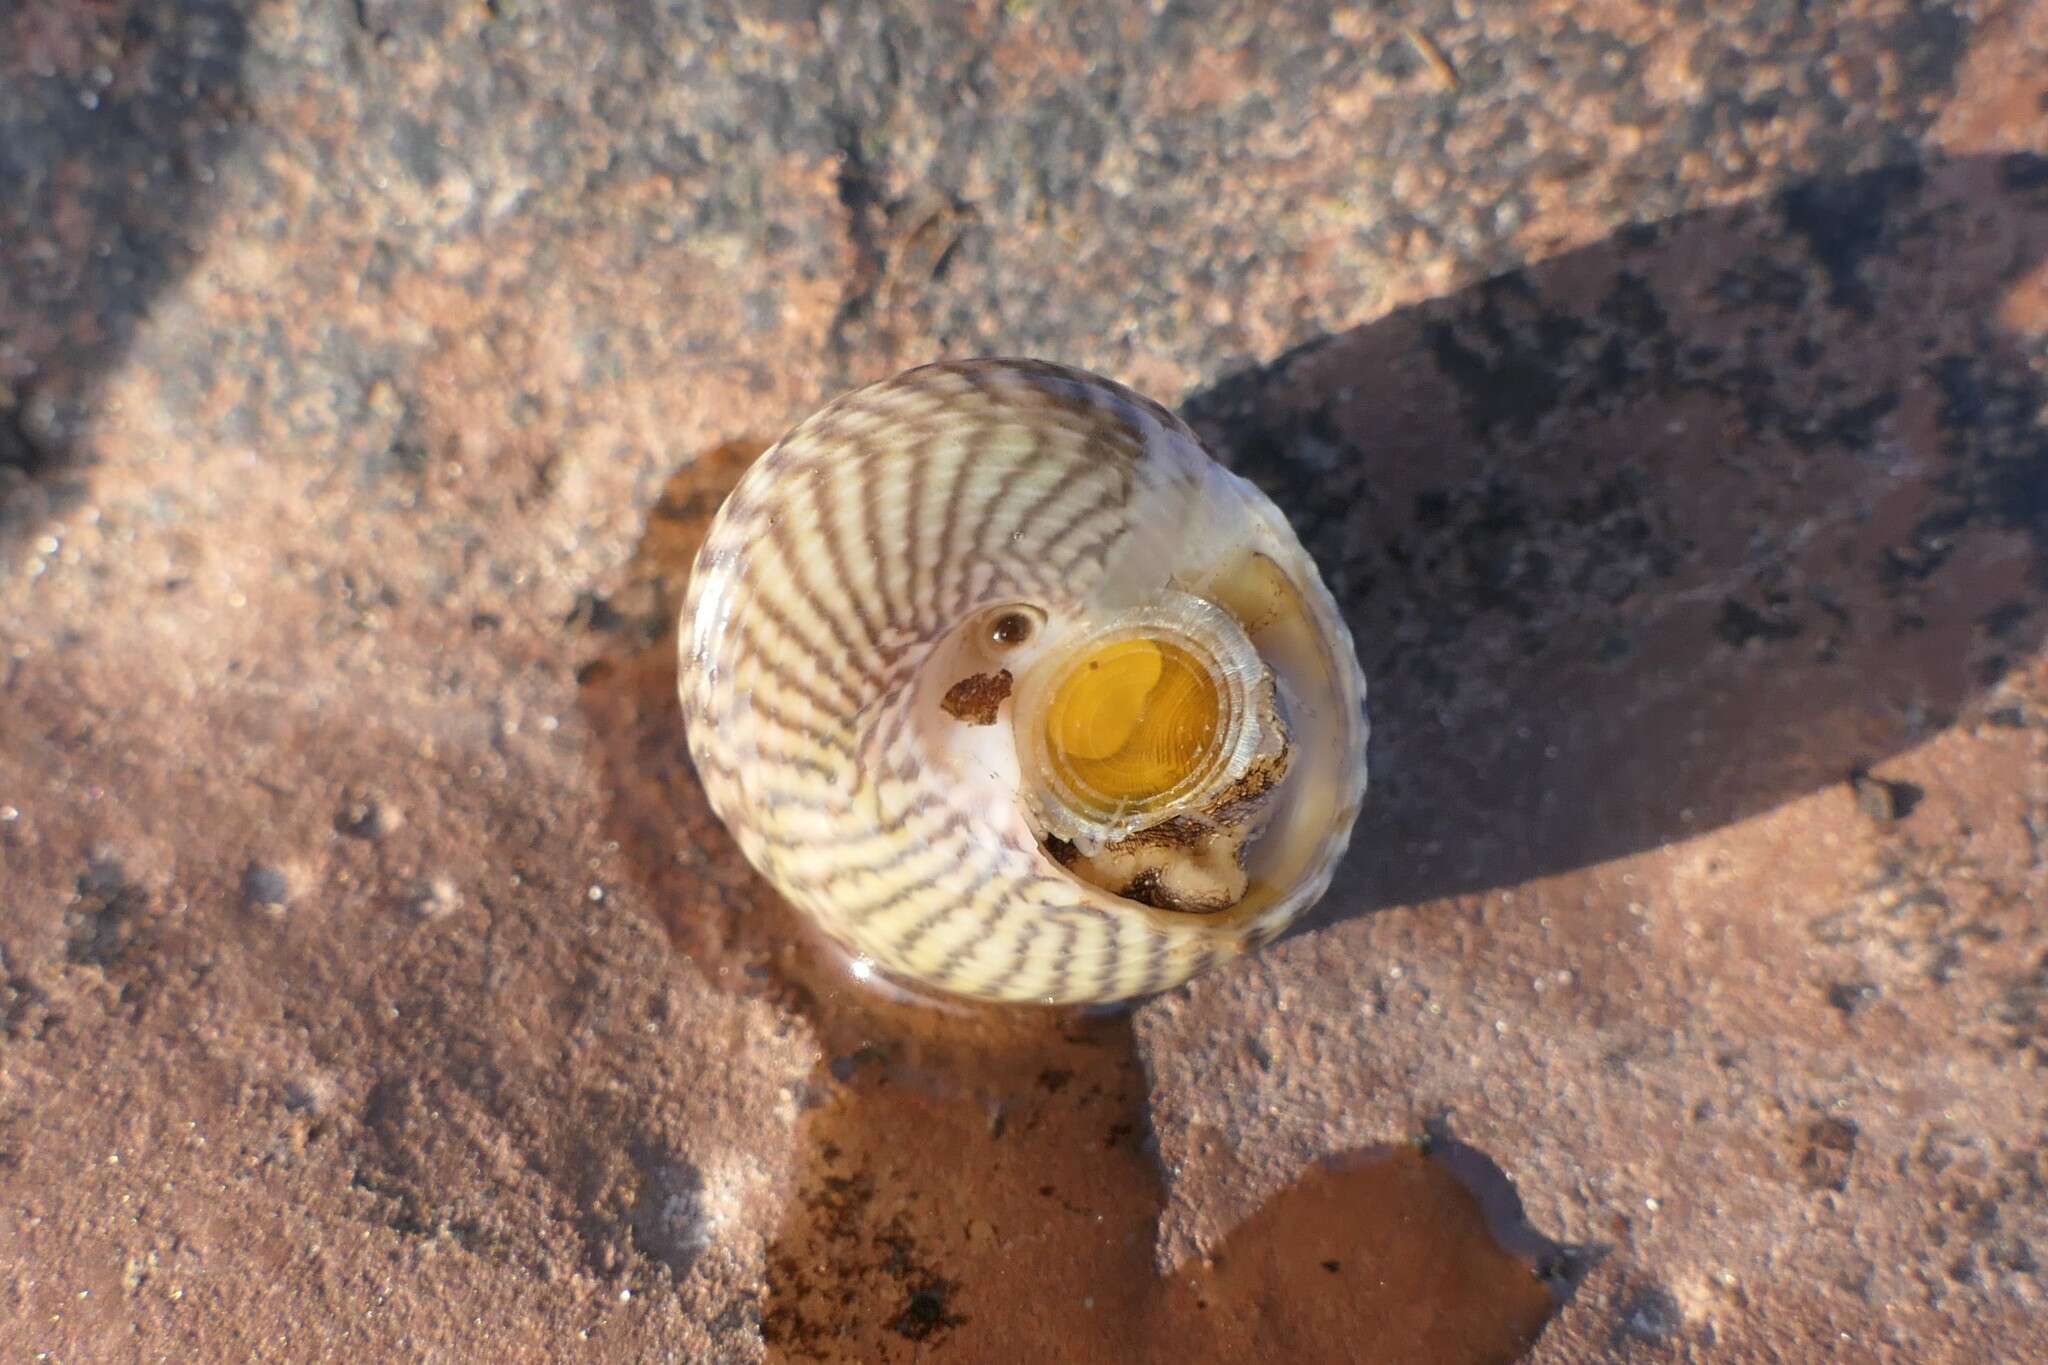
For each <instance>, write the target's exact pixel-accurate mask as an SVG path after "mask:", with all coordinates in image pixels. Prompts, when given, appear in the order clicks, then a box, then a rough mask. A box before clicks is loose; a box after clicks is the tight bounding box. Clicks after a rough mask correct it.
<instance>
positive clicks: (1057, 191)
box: [0, 0, 2048, 1360]
mask: <svg viewBox="0 0 2048 1365" xmlns="http://www.w3.org/2000/svg"><path fill="white" fill-rule="evenodd" d="M2043 72H2048V7H2044V6H2041V5H2038V4H2024V3H1985V4H1977V5H1944V4H1913V5H1908V4H1903V3H1880V2H1879V0H1868V2H1867V3H1851V4H1845V5H1839V6H1828V7H1814V6H1803V5H1790V4H1775V3H1770V2H1769V0H1746V2H1745V3H1742V4H1739V5H1736V6H1732V7H1731V6H1708V5H1704V4H1673V5H1667V6H1657V7H1647V6H1637V5H1632V4H1624V3H1598V4H1591V5H1588V4H1564V3H1555V4H1551V3H1540V4H1529V5H1517V6H1499V7H1469V6H1461V5H1455V4H1452V3H1449V2H1448V0H1443V2H1442V3H1438V2H1437V0H1423V2H1421V3H1415V4H1409V5H1404V6H1399V7H1396V8H1394V9H1391V10H1385V11H1381V10H1372V11H1365V10H1353V9H1350V8H1347V7H1337V6H1313V5H1312V6H1297V7H1288V8H1287V10H1286V11H1285V12H1276V11H1274V10H1273V9H1272V8H1271V7H1267V6H1240V7H1232V6H1223V5H1218V6H1208V5H1176V6H1163V7H1153V8H1143V7H1131V6H1123V5H1115V6H1109V5H1105V6H1096V7H1083V8H1081V9H1074V8H1071V7H1064V6H1040V5H1030V4H1005V5H966V6H957V7H954V6H948V7H944V8H943V9H942V10H935V11H934V12H933V13H932V14H929V15H907V14H906V15H894V14H885V13H884V12H882V11H881V10H879V9H877V8H873V7H865V6H861V7H856V6H814V5H810V4H798V3H792V4H781V5H766V6H755V5H745V6H720V5H715V4H703V5H700V4H666V3H664V4H621V5H588V6H574V7H552V6H542V5H530V4H523V3H521V4H511V3H494V4H487V5H486V4H478V5H473V6H447V5H438V4H424V3H421V4H409V3H394V2H392V0H364V2H363V3H355V4H334V5H319V6H314V5H301V4H286V3H276V4H267V5H257V4H230V3H220V4H162V3H151V0H114V2H113V3H106V4H97V5H90V6H86V5H75V4H65V3H58V0H26V3H22V4H16V5H14V6H11V7H9V8H7V9H6V10H5V12H4V13H0V183H5V184H6V185H7V186H8V187H9V192H8V193H7V194H6V195H5V196H0V1205H4V1207H5V1210H6V1216H7V1219H8V1222H9V1225H10V1227H11V1228H12V1229H13V1236H12V1238H11V1240H6V1241H0V1270H4V1271H5V1274H4V1275H0V1321H4V1322H5V1323H6V1326H7V1330H6V1332H5V1333H4V1336H5V1337H6V1339H7V1340H8V1341H9V1342H10V1343H11V1344H18V1345H19V1346H20V1347H21V1348H23V1349H24V1350H26V1351H27V1352H28V1353H30V1354H33V1353H34V1352H36V1351H47V1352H50V1353H51V1355H52V1356H53V1357H54V1358H57V1359H122V1358H130V1357H141V1358H154V1357H158V1356H164V1355H179V1356H189V1357H191V1358H195V1359H198V1358H240V1357H251V1358H254V1357H259V1356H260V1357H272V1358H331V1357H335V1356H340V1355H343V1354H360V1353H362V1352H365V1351H368V1352H371V1353H374V1354H377V1355H380V1356H405V1357H413V1356H418V1357H425V1358H463V1357H465V1356H466V1355H468V1354H471V1353H473V1352H474V1351H475V1350H476V1349H478V1348H479V1345H480V1344H481V1343H489V1345H490V1347H491V1349H493V1350H495V1351H498V1352H500V1353H505V1354H509V1355H511V1356H515V1357H521V1358H524V1357H529V1356H530V1357H541V1356H547V1357H564V1358H580V1357H591V1358H596V1357H600V1356H602V1357H606V1358H616V1357H630V1358H646V1359H661V1358H672V1359H680V1360H753V1359H759V1358H762V1357H763V1356H764V1355H766V1356H769V1357H772V1358H780V1359H828V1360H829V1359H861V1360H872V1359H916V1358H936V1359H1001V1358H1018V1355H1017V1353H1018V1352H1020V1351H1021V1352H1023V1353H1025V1355H1026V1356H1032V1357H1035V1358H1051V1357H1052V1356H1054V1355H1058V1356H1060V1357H1061V1358H1076V1359H1091V1358H1102V1359H1109V1358H1112V1357H1117V1358H1128V1357H1130V1356H1133V1355H1136V1356H1139V1357H1141V1358H1143V1357H1145V1356H1146V1355H1147V1353H1151V1354H1153V1355H1156V1356H1157V1357H1158V1358H1174V1359H1180V1360H1193V1359H1242V1358H1246V1352H1247V1350H1248V1349H1250V1348H1249V1347H1247V1345H1246V1343H1247V1342H1251V1341H1256V1342H1258V1343H1261V1348H1263V1347H1264V1346H1266V1345H1271V1344H1274V1343H1281V1344H1283V1346H1282V1347H1281V1348H1284V1349H1285V1350H1286V1351H1287V1352H1288V1353H1289V1354H1290V1355H1291V1357H1292V1358H1297V1359H1318V1360H1321V1359H1327V1360H1358V1359H1372V1358H1375V1356H1374V1354H1373V1352H1375V1351H1378V1352H1379V1353H1380V1357H1379V1358H1390V1359H1403V1358H1406V1359H1413V1358H1469V1359H1475V1360H1479V1359H1513V1358H1515V1357H1516V1356H1517V1355H1519V1354H1522V1353H1523V1352H1524V1351H1525V1350H1527V1349H1528V1348H1529V1341H1530V1339H1531V1337H1532V1336H1534V1334H1535V1333H1536V1331H1537V1330H1538V1328H1541V1332H1542V1334H1541V1337H1540V1339H1538V1340H1537V1341H1536V1342H1535V1345H1534V1347H1533V1355H1534V1358H1536V1359H1554V1360H1568V1359H1588V1358H1629V1359H1685V1358H1707V1357H1713V1358H1768V1357H1773V1356H1775V1357H1781V1358H1792V1359H1800V1358H1812V1357H1816V1356H1819V1355H1821V1354H1823V1353H1835V1354H1837V1355H1839V1356H1841V1357H1842V1358H1855V1359H1867V1358H1898V1359H1929V1358H2005V1359H2027V1358H2034V1357H2038V1356H2042V1355H2044V1354H2048V1340H2044V1330H2048V1329H2044V1328H2043V1327H2042V1326H2041V1323H2042V1320H2043V1319H2042V1313H2041V1309H2042V1303H2043V1295H2044V1293H2048V1285H2044V1283H2043V1279H2042V1277H2043V1270H2042V1258H2043V1257H2044V1255H2048V1196H2044V1193H2043V1191H2044V1189H2048V1146H2044V1136H2043V1135H2044V1133H2048V1100H2044V1099H2043V1098H2042V1094H2043V1086H2042V1083H2041V1082H2042V1067H2043V1065H2044V1063H2048V1022H2044V1021H2048V980H2044V966H2043V964H2044V962H2048V926H2044V922H2043V910H2042V907H2043V905H2044V904H2048V864H2044V861H2043V853H2042V841H2043V839H2044V838H2048V779H2044V777H2043V774H2044V773H2048V765H2044V758H2048V750H2044V746H2048V671H2044V663H2043V657H2042V649H2041V645H2042V636H2043V633H2044V630H2048V601H2044V596H2048V472H2044V471H2048V435H2044V431H2043V426H2042V411H2043V407H2044V403H2048V349H2044V338H2048V263H2044V261H2048V77H2044V76H2043V75H2042V73H2043ZM977 353H1010V354H1016V353H1027V354H1038V355H1043V356H1045V357H1047V358H1051V359H1057V360H1061V361H1064V362H1067V363H1072V364H1077V365H1082V366H1085V367H1088V368H1092V369H1096V370H1099V371H1102V372H1104V373H1107V374H1110V375H1112V376H1115V377H1117V378H1119V379H1122V380H1124V381H1125V382H1128V383H1131V384H1132V385H1134V386H1135V387H1138V388H1140V389H1142V390H1144V391H1146V392H1148V393H1150V394H1152V395H1153V396H1156V397H1158V398H1160V399H1161V400H1163V401H1167V402H1174V403H1178V404H1179V405H1180V407H1181V410H1182V411H1183V412H1184V414H1185V415H1186V416H1188V418H1189V419H1190V420H1191V421H1192V422H1193V423H1194V424H1195V425H1196V426H1197V428H1198V429H1199V430H1201V431H1202V432H1204V434H1205V435H1207V436H1209V437H1211V438H1212V439H1213V441H1214V444H1215V446H1216V448H1217V450H1218V452H1219V454H1221V455H1222V456H1223V457H1224V458H1226V459H1227V460H1228V461H1230V462H1231V463H1233V464H1235V465H1236V466H1237V467H1238V468H1240V469H1241V470H1242V471H1243V472H1245V473H1246V474H1247V475H1249V476H1250V477H1252V478H1253V479H1255V480H1256V481H1257V482H1259V483H1260V484H1261V485H1262V486H1263V487H1265V488H1266V489H1267V490H1268V491H1269V492H1271V493H1272V494H1273V496H1274V497H1275V498H1276V500H1278V501H1279V502H1280V503H1281V504H1282V506H1283V507H1285V508H1286V510H1287V511H1288V512H1289V514H1290V516H1291V517H1292V518H1293V519H1294V520H1295V522H1296V524H1297V526H1298V527H1299V528H1300V529H1301V532H1302V535H1303V538H1304V540H1305V542H1306V543H1307V545H1308V547H1309V548H1310V550H1311V551H1312V552H1313V553H1314V554H1315V555H1316V557H1317V559H1318V560H1319V562H1320V563H1321V564H1322V565H1323V567H1324V570H1325V573H1326V575H1327V576H1328V577H1329V579H1330V581H1331V584H1332V587H1333V589H1334V590H1335V591H1336V592H1337V594H1338V596H1339V598H1340V599H1341V601H1342V603H1343V605H1344V608H1345V611H1346V614H1347V616H1348V618H1349V620H1350V622H1351V625H1352V627H1353V629H1354V631H1355V632H1356V633H1357V635H1358V639H1359V646H1360V653H1361V657H1362V658H1363V661H1364V662H1365V665H1366V668H1367V672H1368V675H1369V676H1370V678H1371V679H1372V681H1373V685H1374V689H1375V690H1374V697H1373V713H1374V723H1375V736H1374V764H1375V785H1374V790H1373V793H1372V795H1371V798H1370V799H1369V802H1368V806H1367V810H1366V814H1365V817H1364V819H1363V821H1362V823H1361V825H1360V830H1359V836H1358V840H1357V847H1356V849H1355V850H1354V852H1353V854H1352V855H1351V857H1350V858H1349V860H1348V861H1347V863H1346V865H1345V867H1344V869H1343V871H1342V872H1341V873H1340V875H1339V878H1338V881H1337V885H1336V888H1335V889H1334V890H1333V892H1332V894H1331V896H1330V898H1329V900H1328V901H1327V902H1326V903H1325V905H1324V906H1323V907H1321V908H1320V909H1319V910H1318V911H1317V912H1316V913H1315V914H1314V915H1313V916H1312V917H1311V920H1310V922H1308V923H1307V924H1305V925H1304V926H1302V927H1301V928H1300V929H1299V930H1297V931H1296V932H1295V933H1294V934H1292V935H1291V936H1289V937H1288V938H1287V939H1285V940H1284V941H1282V942H1281V943H1279V944H1276V945H1274V946H1273V947H1272V948H1270V949H1269V950H1267V951H1266V952H1264V953H1263V954H1261V955H1259V956H1257V957H1255V958H1252V959H1248V960H1246V961H1243V962H1239V963H1235V964H1232V965H1230V966H1228V967H1225V968H1222V969H1219V970H1218V971H1216V972H1214V973H1212V974H1211V975H1209V976H1207V977H1204V978H1202V979H1200V980H1198V981H1196V982H1194V983H1192V984H1191V985H1190V986H1188V987H1186V988H1183V989H1182V990H1179V991H1176V992H1173V993H1172V994H1170V995H1169V996H1167V997H1164V998H1161V999H1159V1000H1156V1001H1152V1002H1149V1003H1147V1004H1144V1005H1142V1006H1140V1007H1139V1008H1137V1009H1136V1010H1135V1011H1132V1012H1130V1013H1129V1014H1128V1015H1120V1016H1114V1017H1086V1018H1082V1017H1074V1018H1068V1017H1054V1016H1050V1015H1036V1014H1031V1013H1029V1012H1024V1013H1009V1014H1005V1013H1000V1012H997V1013H989V1012H982V1011H955V1010H943V1009H938V1008H935V1007H933V1006H931V1005H929V1004H920V1003H917V1002H904V1001H893V1000H890V999H888V998H885V997H880V996H877V995H876V993H875V992H873V991H872V990H869V989H867V988H864V987H861V986H858V985H856V984H855V983H853V982H851V981H849V980H848V979H846V978H845V976H844V975H843V973H842V972H841V971H840V970H839V968H838V967H837V966H836V965H835V964H834V963H833V962H832V961H831V960H830V958H829V956H828V955H825V954H822V953H821V952H820V951H819V950H818V949H817V948H816V946H815V945H814V944H812V943H810V942H809V941H808V940H807V939H806V938H805V937H804V935H803V933H802V931H801V929H800V928H799V927H798V926H797V925H796V924H795V922H794V921H793V919H792V917H791V916H790V915H789V914H788V913H787V911H786V910H785V909H784V908H783V907H781V906H780V905H779V904H778V903H776V902H775V900H774V898H773V897H772V896H771V895H770V894H769V893H767V892H766V891H765V889H763V888H762V886H761V885H760V884H759V883H758V881H757V880H756V879H754V878H753V877H752V875H751V873H749V871H748V870H747V868H746V867H745V864H744V862H743V860H742V859H741V858H740V857H739V855H738V853H737V852H736V850H735V849H734V848H733V847H732V845H731V844H730V843H729V841H727V840H726V839H725V837H724V836H723V834H722V832H721V831H720V830H719V829H718V828H717V826H716V824H715V822H714V821H713V820H712V819H711V818H710V816H709V814H708V812H707V811H706V810H705V809H704V807H703V802H702V798H701V796H700V795H698V793H697V792H696V789H695V786H694V782H693V780H692V778H691V776H690V774H689V771H688V764H687V761H686V759H685V757H684V755H683V751H682V747H681V736H680V730H679V721H678V718H677V717H676V715H675V712H674V706H673V697H672V685H673V660H672V655H671V654H670V650H671V648H672V641H671V639H670V637H669V631H670V629H671V627H672V624H673V617H674V613H675V610H676V607H677V605H678V593H679V589H680V584H681V575H682V572H683V566H684V565H685V564H686V563H687V559H688V554H689V550H690V546H691V544H692V537H693V535H695V534H697V533H699V532H700V530H701V525H702V522H703V520H704V518H706V517H707V516H708V515H709V513H710V511H711V510H712V509H713V508H715V506H716V503H717V499H718V496H719V494H720V491H721V489H722V488H723V487H725V486H729V482H730V479H731V478H732V477H733V476H735V475H736V473H737V471H738V469H740V468H742V467H744V464H745V462H746V461H747V460H748V459H749V458H751V456H752V454H753V453H755V451H757V450H758V448H759V446H758V443H757V441H758V438H767V439H772V438H773V436H774V435H775V434H776V433H777V432H778V431H779V430H781V429H782V428H783V427H785V426H786V425H787V424H788V423H790V422H792V421H794V420H795V419H797V418H799V417H801V416H802V415H803V414H804V413H805V412H807V411H808V410H809V409H810V408H811V407H813V406H815V405H816V404H817V403H819V402H821V401H823V400H824V399H826V398H828V397H830V396H831V395H832V394H833V393H835V392H837V391H839V390H840V389H842V388H844V387H846V386H848V385H851V384H854V383H858V382H862V381H865V380H868V379H873V378H879V377H881V376H883V375H885V374H887V373H889V372H892V371H893V370H895V369H897V368H900V367H902V366H904V365H907V364H911V363H916V362H918V361H921V360H924V359H929V358H932V357H935V356H938V355H966V354H977ZM739 438H757V440H756V443H747V442H744V441H740V440H739ZM729 441H731V442H735V444H732V445H721V443H722V442H729ZM704 452H709V453H704ZM679 469H681V470H682V473H680V474H678V470H679ZM1046 1191H1050V1193H1047V1192H1046ZM1327 1263H1334V1264H1335V1265H1336V1266H1337V1267H1338V1268H1337V1269H1335V1270H1331V1269H1329V1268H1328V1264H1327ZM1368 1281H1370V1283H1368ZM1374 1285H1378V1286H1382V1289H1380V1290H1375V1289H1374V1288H1373V1286H1374ZM1385 1286H1392V1287H1393V1291H1396V1292H1388V1291H1386V1290H1385V1289H1384V1287H1385ZM1480 1305H1484V1311H1481V1308H1480ZM1560 1305H1561V1306H1560ZM1553 1309H1554V1310H1555V1315H1554V1316H1550V1317H1548V1322H1547V1326H1546V1325H1544V1324H1545V1319H1546V1315H1549V1314H1550V1313H1552V1311H1553ZM1444 1332H1451V1333H1452V1335H1448V1336H1446V1335H1442V1333H1444ZM1431 1333H1438V1335H1431Z"/></svg>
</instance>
